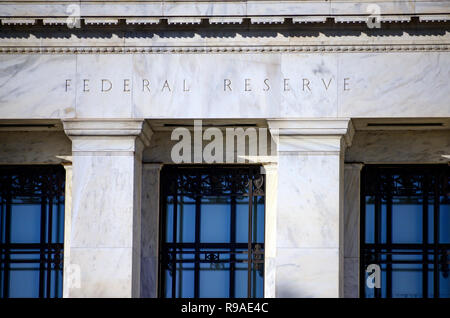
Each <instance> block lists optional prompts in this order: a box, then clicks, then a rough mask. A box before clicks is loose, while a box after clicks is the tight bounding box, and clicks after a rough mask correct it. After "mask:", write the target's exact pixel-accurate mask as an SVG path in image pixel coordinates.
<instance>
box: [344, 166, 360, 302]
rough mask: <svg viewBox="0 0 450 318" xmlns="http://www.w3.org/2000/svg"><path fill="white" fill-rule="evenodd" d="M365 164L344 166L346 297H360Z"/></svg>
mask: <svg viewBox="0 0 450 318" xmlns="http://www.w3.org/2000/svg"><path fill="white" fill-rule="evenodd" d="M362 167H363V164H361V163H352V164H345V166H344V297H346V298H358V297H359V233H360V231H359V229H360V224H359V214H360V201H361V200H360V190H361V182H360V181H361V169H362Z"/></svg>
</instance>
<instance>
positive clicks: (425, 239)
mask: <svg viewBox="0 0 450 318" xmlns="http://www.w3.org/2000/svg"><path fill="white" fill-rule="evenodd" d="M361 185H362V191H361V259H360V266H361V267H360V277H361V281H360V294H361V296H362V297H370V298H373V297H375V298H394V297H402V298H403V297H404V298H406V297H408V298H409V297H416V298H432V297H434V298H438V297H442V298H449V297H450V278H449V264H450V167H449V166H447V165H421V166H412V165H411V166H409V165H403V166H387V165H381V166H375V165H368V166H366V167H364V169H363V171H362V179H361ZM370 264H376V265H378V266H380V269H381V276H380V280H381V281H380V288H370V287H369V286H368V285H369V284H367V279H368V277H369V275H370V276H371V277H370V278H369V280H370V281H371V282H373V278H374V277H375V276H376V275H375V274H374V273H373V272H369V273H367V272H366V268H367V266H369V265H370Z"/></svg>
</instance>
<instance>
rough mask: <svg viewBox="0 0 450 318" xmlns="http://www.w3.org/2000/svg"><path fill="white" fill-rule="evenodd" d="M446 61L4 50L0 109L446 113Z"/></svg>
mask: <svg viewBox="0 0 450 318" xmlns="http://www.w3.org/2000/svg"><path fill="white" fill-rule="evenodd" d="M449 70H450V53H448V52H427V53H419V52H412V53H311V54H308V53H283V54H281V53H273V54H253V53H252V54H250V53H249V54H237V53H236V54H210V55H204V54H147V55H144V54H129V55H123V54H103V55H101V54H98V55H95V54H81V55H32V54H30V55H19V56H14V55H0V82H1V83H2V85H1V87H0V117H2V118H286V117H310V118H323V117H327V118H330V117H447V116H449V114H450V105H449V104H448V103H447V95H448V91H450V82H449V81H448V78H449V77H450V71H449ZM66 80H68V81H66ZM102 80H104V82H103V90H104V91H103V92H102ZM225 80H229V81H230V82H225ZM266 80H267V81H266ZM110 83H111V84H112V88H111V89H109V87H110ZM227 83H230V85H229V86H227V85H226V84H227ZM66 90H67V91H66Z"/></svg>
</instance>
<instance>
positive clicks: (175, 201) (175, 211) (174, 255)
mask: <svg viewBox="0 0 450 318" xmlns="http://www.w3.org/2000/svg"><path fill="white" fill-rule="evenodd" d="M177 221H178V189H177V190H175V194H174V196H173V222H172V223H173V224H172V225H173V228H172V242H173V243H174V245H175V244H176V242H177ZM176 261H177V248H176V247H175V246H174V247H173V248H172V298H176V287H177V285H176V283H177V267H176V266H177V262H176Z"/></svg>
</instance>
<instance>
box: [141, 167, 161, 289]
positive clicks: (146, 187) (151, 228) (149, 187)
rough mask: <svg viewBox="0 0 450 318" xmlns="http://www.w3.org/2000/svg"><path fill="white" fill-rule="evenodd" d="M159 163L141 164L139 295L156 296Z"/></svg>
mask: <svg viewBox="0 0 450 318" xmlns="http://www.w3.org/2000/svg"><path fill="white" fill-rule="evenodd" d="M161 167H162V164H160V163H144V164H143V165H142V180H143V183H142V215H141V224H142V226H141V240H142V242H141V246H142V249H141V297H148V298H156V297H158V253H159V186H160V171H161Z"/></svg>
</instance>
